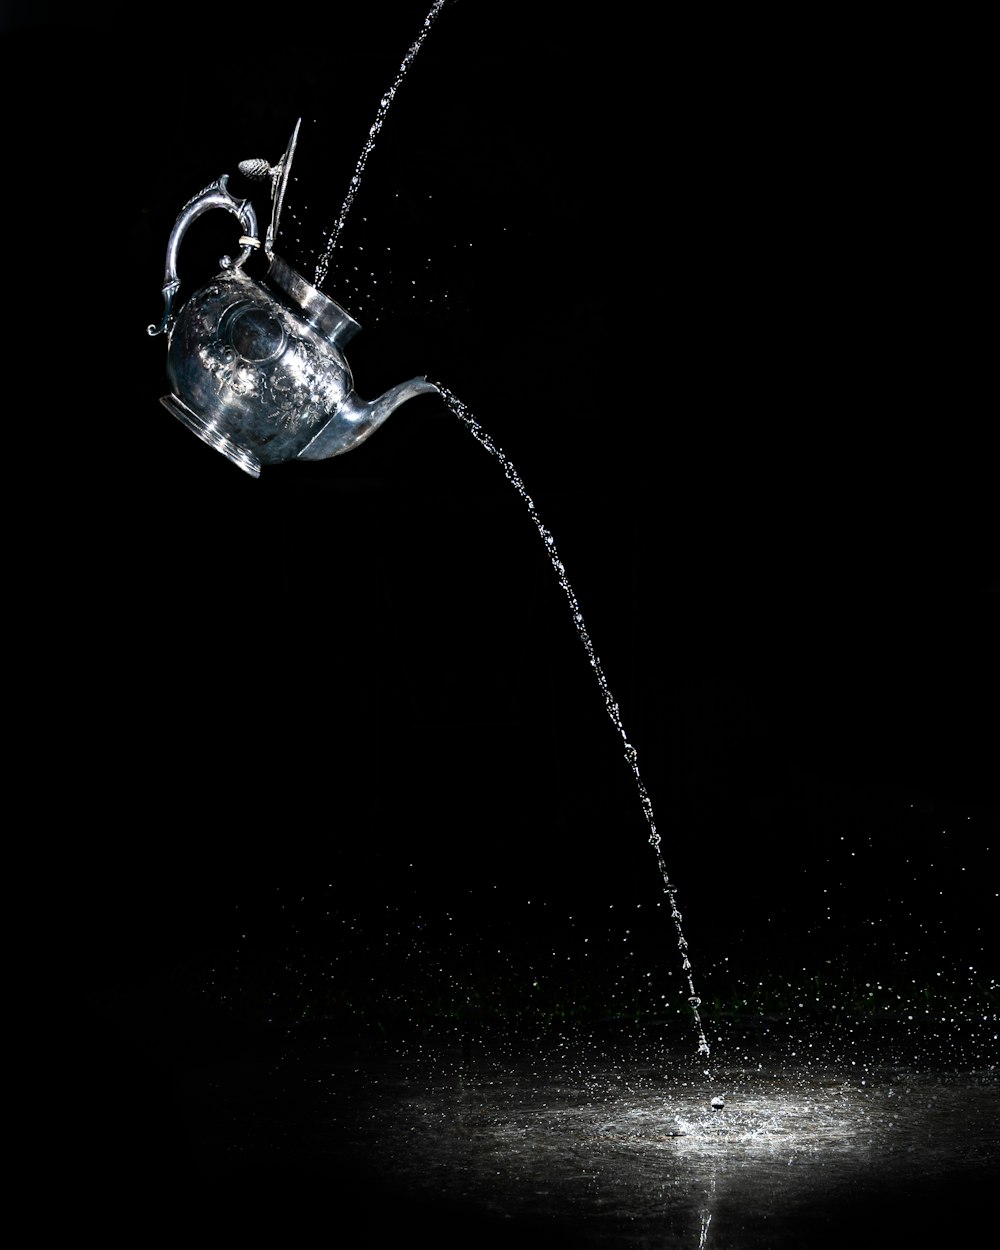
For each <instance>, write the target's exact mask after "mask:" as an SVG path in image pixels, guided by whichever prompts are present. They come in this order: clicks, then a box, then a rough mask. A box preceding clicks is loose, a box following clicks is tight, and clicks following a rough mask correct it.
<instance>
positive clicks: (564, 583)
mask: <svg viewBox="0 0 1000 1250" xmlns="http://www.w3.org/2000/svg"><path fill="white" fill-rule="evenodd" d="M435 385H436V386H437V388H438V390H439V391H440V392H441V396H442V398H443V399H444V401H445V403H446V405H447V406H448V408H449V410H450V411H451V412H452V413H453V415H454V416H456V417H458V419H459V421H461V422H462V424H463V425H464V426H465V427H466V429H467V430H468V431H469V432H470V433H471V434H472V436H473V438H474V439H475V440H476V441H477V442H478V443H480V444H481V445H482V446H483V447H485V448H486V450H487V451H488V452H489V453H490V454H491V455H492V456H494V457H495V458H496V459H497V460H498V461H499V462H500V465H501V467H502V468H503V471H504V475H505V477H506V478H507V480H508V481H509V482H510V484H511V485H512V486H513V487H514V489H515V490H516V491H517V493H518V494H519V495H520V496H521V498H522V499H523V500H524V502H525V504H526V506H527V509H528V514H529V515H530V517H531V520H532V522H533V523H534V526H535V528H536V529H537V530H538V534H539V536H540V538H541V540H542V542H543V543H544V544H545V550H546V552H547V553H548V557H549V560H550V561H551V563H552V567H553V568H554V569H555V572H556V576H557V578H558V580H559V585H560V586H561V587H562V589H563V593H564V594H565V595H566V598H567V599H568V600H569V607H570V612H571V613H572V617H573V624H574V625H575V626H576V631H577V634H578V635H579V637H580V641H581V642H582V643H583V646H584V650H585V651H586V652H587V659H588V660H589V661H590V666H591V668H592V669H593V670H594V673H595V674H596V676H597V684H598V686H599V687H600V690H601V694H602V696H603V698H604V707H605V710H606V711H607V714H608V716H609V717H610V719H611V723H612V724H613V725H614V726H615V728H616V729H617V731H618V734H619V736H620V737H621V740H622V745H623V749H624V755H625V759H626V761H627V762H628V765H629V767H630V768H631V770H632V775H633V776H634V778H635V783H636V788H637V790H638V792H639V799H640V802H641V805H642V811H643V815H644V816H645V818H646V823H647V824H648V826H649V842H650V845H651V846H652V848H653V853H654V855H655V856H656V865H657V868H658V869H659V872H660V877H661V878H662V880H663V889H664V892H665V894H666V896H667V899H668V900H669V902H670V918H671V920H673V922H674V928H675V930H676V932H677V947H678V949H679V950H680V952H681V967H682V969H683V971H684V974H685V977H686V979H687V985H688V1003H689V1005H690V1007H691V1011H692V1012H693V1014H694V1023H695V1030H696V1032H697V1037H698V1052H697V1053H698V1054H699V1055H705V1056H707V1055H708V1054H709V1053H710V1047H709V1044H708V1040H707V1038H706V1037H705V1029H704V1026H703V1025H702V1022H701V1016H700V1014H699V1012H698V1008H699V1007H700V1006H701V999H700V998H699V997H698V995H697V993H696V992H695V988H694V973H693V970H692V967H691V960H690V957H689V955H688V944H687V939H686V938H685V937H684V930H683V928H682V927H681V922H682V920H683V917H682V915H681V912H680V910H679V909H678V906H677V887H676V886H675V885H674V883H673V882H672V881H671V880H670V874H669V873H668V872H667V865H666V861H665V860H664V858H663V850H662V838H661V836H660V832H659V830H658V829H657V827H656V819H655V815H654V812H653V804H652V801H651V799H650V797H649V793H648V791H647V790H646V785H645V782H644V781H643V779H642V774H641V773H640V771H639V761H638V752H637V751H636V749H635V747H634V746H633V745H632V743H631V742H629V740H628V734H627V733H626V732H625V726H624V724H623V723H622V717H621V711H620V710H619V707H618V704H617V702H616V701H615V698H614V696H613V694H612V693H611V687H610V686H609V685H608V681H607V678H606V677H605V675H604V669H603V668H602V666H601V661H600V659H599V657H598V655H597V651H596V650H595V648H594V644H593V642H592V641H591V639H590V634H589V633H588V632H587V626H586V624H585V622H584V619H583V613H582V612H581V611H580V605H579V603H578V602H577V598H576V594H575V593H574V591H573V587H572V586H571V585H570V581H569V578H568V577H567V576H566V568H565V566H564V564H563V562H562V560H561V559H560V558H559V552H558V551H557V549H556V543H555V539H554V538H553V537H552V534H551V533H550V532H549V530H548V529H547V528H546V527H545V525H544V524H543V523H542V519H541V517H540V516H539V515H538V509H537V508H536V506H535V501H534V500H533V499H532V498H531V496H530V495H529V494H528V492H527V490H526V489H525V486H524V483H523V482H522V481H521V478H520V475H519V474H518V472H517V470H516V469H515V468H514V465H513V462H512V461H511V460H510V458H509V457H508V456H507V455H506V453H505V452H503V451H502V450H501V449H500V448H499V447H498V446H497V445H496V443H495V442H494V441H493V439H492V438H490V436H489V435H488V434H487V433H486V431H485V430H484V429H483V428H482V426H481V425H480V424H479V422H478V421H476V419H475V418H474V417H473V416H472V414H471V413H470V412H469V410H468V408H467V407H466V406H465V404H463V403H462V401H461V400H460V399H459V398H458V397H457V396H456V395H455V394H454V393H453V392H452V391H450V390H448V388H447V387H445V386H442V385H441V384H440V383H436V384H435Z"/></svg>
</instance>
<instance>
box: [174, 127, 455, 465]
mask: <svg viewBox="0 0 1000 1250" xmlns="http://www.w3.org/2000/svg"><path fill="white" fill-rule="evenodd" d="M297 135H298V125H296V128H295V132H294V133H293V135H292V139H291V141H290V143H289V145H288V149H287V151H286V153H285V156H284V158H283V160H282V161H281V162H280V164H279V165H278V166H276V167H275V168H273V169H272V168H270V167H269V166H267V164H266V162H263V161H244V162H242V163H241V166H240V168H241V171H243V172H245V173H249V174H250V175H251V176H254V175H256V176H261V175H262V174H263V173H266V174H269V175H270V176H271V179H272V214H271V224H270V226H269V228H268V232H267V239H266V243H265V253H266V255H267V257H268V260H269V261H270V265H269V268H268V270H267V274H266V276H265V278H264V279H263V281H262V282H257V281H255V280H254V279H253V278H252V277H251V276H250V275H249V274H247V273H246V272H245V270H244V264H245V262H246V261H247V259H248V258H249V257H250V256H251V255H252V254H253V252H254V251H255V250H256V249H257V248H259V247H260V240H259V239H258V238H257V218H256V214H255V212H254V209H253V206H252V205H251V204H250V202H249V201H248V200H242V201H240V200H237V199H235V198H234V197H233V196H232V195H231V194H230V192H229V188H228V175H223V176H222V177H221V178H220V179H219V180H218V181H217V182H215V183H213V184H212V185H211V186H209V187H206V188H205V190H204V191H202V192H200V193H199V194H198V195H196V196H195V197H194V198H193V199H192V200H190V201H189V202H188V203H187V204H186V205H185V206H184V208H183V209H182V210H181V212H180V214H179V216H178V217H177V220H176V222H175V224H174V228H173V230H172V232H171V235H170V241H169V243H168V246H167V264H166V273H165V276H164V285H163V296H164V305H165V307H164V313H163V317H162V319H161V321H160V324H159V325H158V326H150V327H149V333H150V334H160V333H162V332H164V331H166V332H167V334H168V341H167V377H168V379H169V381H170V385H171V388H172V390H171V393H170V394H169V395H164V396H163V397H162V399H161V400H160V402H161V403H162V404H163V405H164V407H165V408H167V409H168V411H170V412H172V413H173V415H174V416H175V417H177V418H178V419H179V420H180V421H182V422H183V423H184V424H185V425H186V426H187V427H188V428H189V429H191V430H192V431H193V432H194V433H195V434H197V435H198V437H199V438H201V439H203V440H204V441H205V442H206V443H208V444H209V445H210V446H212V447H214V448H216V450H217V451H221V452H222V453H223V455H225V456H227V457H228V458H229V459H230V460H232V461H233V463H234V464H237V465H239V467H240V468H241V469H243V470H244V471H245V472H247V473H249V474H251V475H252V476H253V477H258V476H259V475H260V470H261V466H262V465H265V464H279V463H281V462H283V461H287V460H296V459H298V460H325V459H327V458H329V457H330V456H336V455H340V454H341V453H342V452H345V451H350V450H351V449H352V448H354V447H357V446H358V444H359V443H361V442H363V441H364V440H365V439H366V438H367V437H368V436H369V435H370V434H372V433H373V432H374V431H375V430H377V429H378V427H379V426H380V425H381V424H382V422H383V421H385V419H386V418H387V417H388V416H389V415H390V414H391V413H392V412H394V411H395V409H396V408H397V407H398V406H399V405H400V404H401V403H403V402H405V401H406V400H407V399H410V398H412V397H413V396H415V395H421V394H426V393H438V388H437V387H436V386H435V385H434V383H433V382H428V381H427V380H426V379H425V378H411V379H410V380H409V381H408V382H403V383H401V384H400V385H399V386H396V387H393V388H392V389H391V390H389V391H387V392H386V393H385V394H384V395H382V396H381V397H380V398H379V399H377V400H374V401H372V402H371V403H366V402H365V401H364V400H362V399H360V398H359V397H358V396H357V395H356V394H355V393H354V380H353V377H352V375H351V370H350V367H349V366H348V363H347V360H346V358H345V356H344V352H343V349H344V346H345V345H346V344H347V342H348V341H349V340H350V338H351V337H352V336H353V335H354V334H356V333H357V331H358V330H359V329H360V328H361V327H360V326H359V325H358V323H357V322H356V321H355V320H354V318H353V317H351V316H350V314H349V313H347V312H345V311H344V309H343V308H341V307H340V305H339V304H337V303H336V302H335V301H334V300H332V299H330V298H329V296H327V295H325V294H324V293H323V292H322V291H320V290H318V289H317V288H316V287H314V286H312V285H311V284H310V283H308V282H307V281H306V280H305V279H304V278H303V277H301V275H299V274H298V273H296V272H295V270H294V269H292V267H291V266H290V265H288V264H287V263H286V262H285V261H284V260H282V258H281V257H280V256H277V255H275V253H274V250H273V243H274V238H275V236H276V234H277V223H278V215H279V213H280V211H281V205H282V200H283V198H284V190H285V186H286V184H287V181H288V172H289V167H290V164H291V158H292V155H293V153H294V149H295V142H296V138H297ZM212 208H225V209H227V210H228V211H229V212H231V213H233V214H234V216H236V217H237V218H238V219H239V221H240V224H241V225H242V227H243V231H244V233H243V236H242V237H241V238H240V247H241V253H240V255H239V256H238V257H237V258H236V259H235V260H230V259H229V257H223V260H222V262H221V264H222V269H221V272H219V273H218V274H217V275H216V276H215V278H213V279H212V281H211V282H209V283H208V285H206V286H204V287H202V288H201V289H200V290H198V291H196V292H195V294H194V295H192V296H190V298H189V299H188V300H187V302H186V303H185V304H184V306H183V307H182V308H181V309H180V311H179V312H177V313H176V314H175V313H174V312H173V301H174V297H175V295H176V294H177V291H178V288H179V286H180V281H179V279H178V277H177V252H178V249H179V247H180V243H181V240H182V239H183V237H184V233H185V231H186V230H187V228H188V226H189V225H190V224H191V222H192V221H194V220H195V218H197V217H199V216H201V214H202V213H204V212H207V211H208V210H209V209H212Z"/></svg>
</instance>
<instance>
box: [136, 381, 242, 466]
mask: <svg viewBox="0 0 1000 1250" xmlns="http://www.w3.org/2000/svg"><path fill="white" fill-rule="evenodd" d="M160 403H161V404H162V405H163V406H164V408H166V410H167V411H168V412H170V413H173V415H174V416H175V417H176V418H177V420H178V421H181V422H183V424H184V425H186V426H187V428H188V429H189V430H191V431H192V433H194V434H197V435H198V437H199V438H200V439H201V440H202V442H205V443H208V445H209V447H214V448H215V450H216V451H221V452H222V454H223V455H224V456H226V457H227V458H228V459H229V460H231V461H232V462H233V464H235V465H237V466H238V467H239V468H241V469H242V470H243V472H244V473H249V474H250V476H251V477H260V461H259V460H258V459H257V457H256V456H255V455H254V454H253V452H252V451H248V450H247V449H246V448H245V447H241V446H240V445H239V444H238V443H234V442H233V440H232V439H231V438H227V437H226V435H225V434H222V433H220V432H219V431H218V430H217V429H216V428H215V427H214V426H213V425H211V424H210V423H209V422H207V421H205V420H203V419H202V418H201V417H199V416H198V414H197V413H196V412H195V411H194V410H193V409H192V408H189V407H188V406H187V404H186V403H185V402H184V400H183V399H178V397H177V396H176V395H173V394H171V395H162V396H161V397H160Z"/></svg>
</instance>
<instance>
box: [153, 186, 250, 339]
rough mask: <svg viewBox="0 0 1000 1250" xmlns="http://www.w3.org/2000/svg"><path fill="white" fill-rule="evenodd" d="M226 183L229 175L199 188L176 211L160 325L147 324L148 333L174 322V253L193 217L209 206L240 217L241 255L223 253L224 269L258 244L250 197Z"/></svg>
mask: <svg viewBox="0 0 1000 1250" xmlns="http://www.w3.org/2000/svg"><path fill="white" fill-rule="evenodd" d="M228 184H229V175H228V174H223V175H222V177H221V178H219V179H218V180H217V181H216V182H213V183H212V184H211V185H210V186H207V187H206V188H205V189H204V191H199V192H198V194H197V195H196V196H194V198H193V199H190V200H188V202H187V203H186V204H185V205H184V207H183V208H182V209H181V211H180V213H179V214H178V216H177V220H176V221H175V222H174V228H173V230H171V232H170V239H169V242H168V243H167V264H166V268H165V270H164V273H163V304H164V308H163V316H162V317H161V319H160V324H159V325H151V326H147V333H148V334H150V335H154V336H155V335H157V334H162V333H163V332H164V330H168V329H169V328H170V325H171V323H172V321H173V303H174V296H175V295H176V294H177V291H178V289H179V288H180V285H181V282H180V278H178V276H177V252H178V249H179V248H180V245H181V239H182V238H183V237H184V234H185V231H186V230H187V228H188V226H190V224H191V223H192V222H193V221H194V220H195V218H197V217H200V216H201V215H202V213H207V212H208V210H209V209H210V208H225V209H228V210H229V212H231V213H232V214H233V215H234V216H235V217H238V218H239V222H240V225H241V226H242V227H243V235H242V237H241V238H240V254H239V256H238V257H237V258H236V260H231V259H230V258H229V257H228V256H223V258H222V260H221V262H220V264H221V266H222V268H223V269H229V268H233V267H235V268H237V269H238V268H239V267H240V266H241V265H243V264H244V263H245V261H246V260H247V259H248V257H249V256H250V254H251V253H252V252H253V251H254V249H255V248H258V247H260V239H258V238H257V214H256V213H255V212H254V208H253V205H252V204H251V203H250V201H249V200H237V199H235V198H234V197H233V196H232V195H231V194H230V192H229V185H228Z"/></svg>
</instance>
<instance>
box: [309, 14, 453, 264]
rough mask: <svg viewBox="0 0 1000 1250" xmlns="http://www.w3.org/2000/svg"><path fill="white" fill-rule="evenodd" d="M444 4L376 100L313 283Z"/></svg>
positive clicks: (429, 18)
mask: <svg viewBox="0 0 1000 1250" xmlns="http://www.w3.org/2000/svg"><path fill="white" fill-rule="evenodd" d="M444 5H445V0H434V3H433V4H432V5H431V7H430V11H429V12H428V14H427V16H426V17H425V18H424V24H423V26H422V27H421V28H420V34H419V35H418V36H417V38H416V39H415V40H414V41H413V43H412V44H410V47H409V49H408V50H407V53H406V56H404V57H403V60H402V63H401V64H400V66H399V69H398V70H397V72H396V77H395V79H394V80H393V83H392V86H391V87H390V88H389V90H388V91H386V93H385V95H383V97H382V99H381V101H380V103H379V106H378V111H377V112H376V114H375V120H374V121H373V122H372V125H371V129H370V130H369V131H368V138H367V139H366V140H365V143H364V146H363V147H362V149H361V155H360V156H359V157H358V162H357V164H356V165H355V167H354V173H353V174H352V175H351V181H350V185H349V186H348V188H347V195H346V196H345V197H344V202H343V204H342V205H341V207H340V213H339V215H338V217H337V220H336V222H335V223H334V226H333V229H332V230H331V231H330V237H329V238H328V239H327V242H326V247H325V248H324V249H323V252H322V254H321V256H320V258H319V261H318V262H317V265H316V272H315V277H314V278H313V285H314V286H322V284H323V282H324V281H325V279H326V275H327V273H328V271H329V269H330V258H331V257H332V255H333V249H334V248H335V247H336V246H337V240H338V239H339V238H340V232H341V231H342V230H343V228H344V222H345V221H346V220H347V214H348V213H349V212H350V211H351V205H352V204H353V203H354V198H355V196H356V195H357V193H358V188H359V187H360V186H361V176H362V174H363V173H364V172H365V165H366V164H367V163H368V158H369V156H371V154H372V151H373V150H374V148H375V141H376V139H377V138H378V136H379V131H380V130H381V129H382V125H383V123H384V122H385V119H386V116H387V114H388V112H389V109H390V108H391V106H392V102H393V100H394V99H395V96H396V92H397V91H398V90H399V85H400V83H401V82H402V81H403V79H404V78H405V77H406V72H407V70H408V69H409V68H410V66H411V65H412V64H413V62H414V60H415V58H416V55H417V53H418V52H419V51H420V49H421V48H422V47H423V43H424V40H425V39H426V38H427V36H428V34H429V33H430V29H431V27H432V26H433V25H434V19H435V18H436V17H437V15H438V14H439V13H440V12H441V10H442V9H443V8H444Z"/></svg>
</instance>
